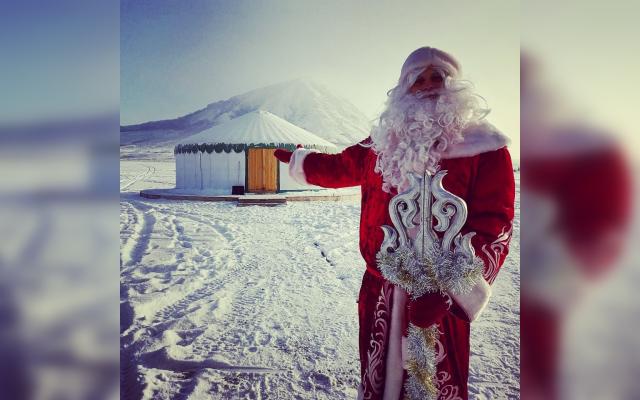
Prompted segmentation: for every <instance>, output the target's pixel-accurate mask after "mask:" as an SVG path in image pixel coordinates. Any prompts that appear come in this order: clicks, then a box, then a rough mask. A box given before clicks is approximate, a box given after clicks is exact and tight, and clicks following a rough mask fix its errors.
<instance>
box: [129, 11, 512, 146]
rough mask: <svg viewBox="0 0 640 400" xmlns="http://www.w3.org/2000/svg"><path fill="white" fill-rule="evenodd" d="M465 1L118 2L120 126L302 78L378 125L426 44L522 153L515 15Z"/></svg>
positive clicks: (182, 112)
mask: <svg viewBox="0 0 640 400" xmlns="http://www.w3.org/2000/svg"><path fill="white" fill-rule="evenodd" d="M462 3H463V4H460V3H456V4H455V5H453V4H448V3H438V4H432V5H428V4H424V2H418V1H416V2H411V3H402V4H401V5H398V4H395V3H387V2H372V3H360V2H349V3H347V4H343V3H340V2H337V1H329V2H323V3H321V4H320V3H306V2H294V1H285V2H278V3H277V4H264V3H254V2H248V1H238V2H233V3H229V2H218V1H194V2H190V3H188V4H186V3H174V2H168V1H156V2H153V3H140V2H133V1H123V2H122V3H121V39H120V41H121V120H120V123H121V125H133V124H139V123H143V122H147V121H152V120H163V119H173V118H177V117H179V116H182V115H186V114H189V113H191V112H194V111H196V110H199V109H202V108H204V107H206V105H207V104H210V103H212V102H215V101H219V100H225V99H228V98H230V97H233V96H236V95H239V94H242V93H246V92H249V91H251V90H254V89H258V88H261V87H265V86H269V85H273V84H277V83H281V82H285V81H290V80H293V79H298V78H311V79H313V80H314V81H317V82H318V83H320V84H322V85H324V86H325V87H326V88H327V89H329V90H330V91H331V92H333V93H334V94H335V95H337V96H339V97H342V98H345V99H347V100H349V101H350V102H351V103H353V104H354V105H355V106H356V107H357V108H359V109H360V110H361V111H362V112H363V113H364V114H365V116H366V117H367V118H369V119H374V118H375V117H376V116H377V115H378V114H379V113H380V111H382V107H383V104H384V101H385V99H386V92H387V91H388V90H389V89H390V88H392V87H393V86H394V85H395V84H396V82H397V79H398V76H399V73H400V67H401V66H402V63H403V62H404V60H405V59H406V57H407V55H408V54H409V53H410V52H411V51H413V50H415V49H416V48H418V47H421V46H427V45H428V46H433V47H438V48H441V49H443V50H446V51H448V52H450V53H451V54H453V55H454V56H455V57H456V58H458V60H459V61H460V63H461V65H462V69H463V74H464V77H465V78H467V79H469V80H471V81H472V82H474V84H475V85H476V89H477V92H478V93H479V94H480V95H482V96H483V97H485V98H486V100H487V102H488V104H489V107H490V108H491V109H492V112H491V114H490V115H489V116H488V119H489V120H490V121H491V122H492V123H493V124H495V125H496V126H497V127H498V128H499V129H501V130H502V131H504V132H505V133H506V134H508V135H509V136H510V137H511V139H512V140H513V143H512V146H513V149H514V152H519V129H520V123H519V118H520V107H519V57H520V55H519V52H520V30H519V18H520V8H519V5H518V4H507V3H505V2H498V1H491V2H485V3H483V4H476V3H475V2H471V1H464V2H462ZM461 10H464V12H461ZM487 54H490V57H487Z"/></svg>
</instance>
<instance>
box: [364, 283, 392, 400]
mask: <svg viewBox="0 0 640 400" xmlns="http://www.w3.org/2000/svg"><path fill="white" fill-rule="evenodd" d="M391 293H392V286H391V285H390V284H389V283H388V282H384V283H383V284H382V288H381V289H380V296H379V297H378V302H377V303H376V308H375V311H374V316H375V320H374V322H373V330H372V332H371V340H370V341H369V350H368V351H367V368H366V369H365V372H364V377H363V380H365V379H366V380H368V381H369V383H370V385H371V389H372V390H373V393H372V392H368V391H367V385H366V382H363V385H362V387H363V392H362V398H363V399H371V398H373V396H374V395H379V394H380V393H381V390H382V387H383V383H384V374H383V372H384V371H383V364H384V362H385V354H386V344H387V340H388V330H389V325H388V320H389V319H390V315H389V314H390V313H391V308H390V307H389V305H390V304H389V300H390V298H391Z"/></svg>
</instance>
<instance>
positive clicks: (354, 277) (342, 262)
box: [120, 160, 520, 399]
mask: <svg viewBox="0 0 640 400" xmlns="http://www.w3.org/2000/svg"><path fill="white" fill-rule="evenodd" d="M120 165H121V179H120V187H121V200H120V207H121V213H120V241H121V262H120V264H121V304H120V311H121V317H120V318H121V322H120V324H121V384H122V386H121V387H122V397H123V398H131V399H139V398H144V399H209V398H225V399H227V398H248V399H263V398H269V399H354V398H355V397H356V394H357V386H358V383H359V378H358V375H359V361H358V349H357V335H358V322H357V305H356V297H357V294H358V290H359V287H360V282H361V279H362V274H363V273H364V262H363V260H362V258H361V256H360V253H359V250H358V224H359V218H360V204H359V201H343V202H308V203H307V202H290V203H289V204H287V205H284V206H277V207H259V206H250V207H236V206H235V204H233V203H209V202H189V201H171V200H148V199H143V198H141V197H139V196H138V191H139V190H140V189H146V188H163V187H173V185H174V179H175V176H174V164H173V162H164V161H163V162H159V161H128V160H122V161H121V164H120ZM518 188H519V182H518ZM518 196H519V189H518ZM518 198H519V197H518ZM519 213H520V210H519V201H518V208H517V217H516V221H515V225H514V236H513V239H512V241H511V254H510V255H509V258H508V259H507V261H506V264H505V265H504V267H503V269H502V272H501V273H500V275H499V276H498V279H497V280H496V282H495V284H494V286H493V298H492V300H491V302H490V303H489V306H488V309H487V310H486V311H485V313H484V314H483V316H482V317H481V319H480V320H479V321H477V322H475V323H474V324H473V325H472V344H471V349H472V357H471V371H470V376H471V377H470V389H469V390H470V395H471V398H477V399H505V398H518V397H519V388H518V386H519V380H520V375H519V358H520V356H519V308H520V305H519V298H520V297H519V287H520V274H519V257H518V255H519V251H520V247H519V236H520V225H519Z"/></svg>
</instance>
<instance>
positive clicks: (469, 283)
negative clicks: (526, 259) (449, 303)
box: [376, 243, 484, 300]
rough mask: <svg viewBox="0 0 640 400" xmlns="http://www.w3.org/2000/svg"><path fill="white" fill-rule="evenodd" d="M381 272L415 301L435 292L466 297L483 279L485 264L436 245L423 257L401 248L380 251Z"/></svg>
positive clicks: (413, 250)
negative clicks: (464, 295)
mask: <svg viewBox="0 0 640 400" xmlns="http://www.w3.org/2000/svg"><path fill="white" fill-rule="evenodd" d="M376 261H377V263H378V268H379V269H380V272H382V275H383V276H384V277H385V278H386V279H387V280H389V281H390V282H391V283H393V284H395V285H398V286H400V287H402V288H403V289H404V290H406V291H407V293H409V295H410V296H411V297H412V298H413V299H414V300H415V299H417V298H418V297H420V296H422V295H424V294H426V293H433V292H441V293H453V294H466V293H469V292H470V291H471V289H472V288H473V286H474V285H476V284H477V283H478V282H479V280H480V279H483V278H482V271H483V268H484V263H483V262H482V259H480V258H479V257H476V256H473V257H468V256H467V255H465V254H462V253H456V252H455V251H444V250H442V249H441V248H439V247H438V246H437V243H436V245H434V246H429V247H427V248H426V249H425V251H424V254H423V256H422V257H420V256H419V255H418V254H417V253H416V251H415V249H414V248H412V247H408V246H401V247H399V248H398V249H396V250H395V251H379V252H378V254H377V255H376Z"/></svg>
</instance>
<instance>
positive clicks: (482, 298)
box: [449, 279, 491, 322]
mask: <svg viewBox="0 0 640 400" xmlns="http://www.w3.org/2000/svg"><path fill="white" fill-rule="evenodd" d="M449 296H451V298H452V299H453V300H454V301H455V302H456V304H458V305H459V306H460V308H462V309H463V310H464V312H465V313H466V314H467V317H469V321H471V322H473V321H475V320H476V319H478V317H479V316H480V314H481V313H482V310H484V308H485V307H486V306H487V304H488V303H489V298H490V297H491V286H489V284H488V283H487V281H485V280H484V279H480V282H478V283H477V284H476V285H475V286H474V287H473V289H471V292H469V293H467V294H463V295H456V294H453V293H449Z"/></svg>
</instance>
